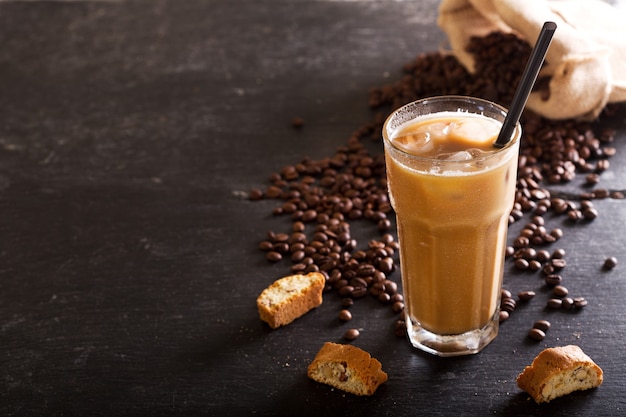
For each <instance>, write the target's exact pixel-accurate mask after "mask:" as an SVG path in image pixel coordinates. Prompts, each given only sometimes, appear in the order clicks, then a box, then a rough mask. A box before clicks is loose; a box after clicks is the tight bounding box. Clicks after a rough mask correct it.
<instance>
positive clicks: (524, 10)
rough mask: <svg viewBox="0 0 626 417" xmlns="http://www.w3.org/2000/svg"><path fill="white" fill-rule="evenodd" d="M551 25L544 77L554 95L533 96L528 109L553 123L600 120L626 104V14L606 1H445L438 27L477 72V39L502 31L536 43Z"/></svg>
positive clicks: (470, 67)
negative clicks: (471, 45) (471, 50)
mask: <svg viewBox="0 0 626 417" xmlns="http://www.w3.org/2000/svg"><path fill="white" fill-rule="evenodd" d="M546 21H553V22H555V23H556V24H557V30H556V32H555V34H554V38H553V40H552V44H551V45H550V48H549V49H548V54H547V56H546V61H545V66H544V68H543V69H542V72H541V73H540V76H550V77H551V78H550V82H549V88H550V95H549V98H548V99H547V100H545V99H542V97H541V95H540V94H539V93H533V94H531V96H530V97H529V99H528V103H527V107H528V108H530V109H532V110H533V111H535V112H537V113H539V114H541V115H543V116H545V117H547V118H550V119H566V118H584V119H594V118H596V117H597V116H598V115H599V114H600V112H601V111H602V109H603V108H604V106H606V104H607V103H612V102H621V101H626V13H624V12H623V11H622V10H621V9H618V8H617V7H614V6H611V5H610V4H608V3H605V2H604V1H601V0H442V3H441V5H440V8H439V19H438V22H437V23H438V24H439V26H440V27H441V28H442V29H443V31H444V32H446V34H447V35H448V39H449V41H450V46H451V48H452V52H453V53H454V54H455V56H456V57H457V58H458V59H459V60H460V61H461V63H462V64H463V65H464V66H465V67H466V68H467V69H468V70H469V71H473V64H474V63H473V60H472V56H471V55H470V54H468V53H467V52H466V51H465V46H466V44H467V41H468V39H469V38H470V37H471V36H474V35H478V36H485V35H487V34H488V33H490V32H492V31H494V30H499V31H502V32H505V33H511V32H512V33H516V34H517V35H519V36H520V37H522V38H524V39H526V40H527V41H528V42H530V43H531V44H534V42H535V41H536V40H537V37H538V36H539V32H540V30H541V27H542V26H543V23H544V22H546Z"/></svg>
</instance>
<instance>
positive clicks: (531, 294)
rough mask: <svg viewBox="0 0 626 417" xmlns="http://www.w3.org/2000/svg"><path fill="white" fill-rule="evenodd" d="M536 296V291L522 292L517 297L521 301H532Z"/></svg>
mask: <svg viewBox="0 0 626 417" xmlns="http://www.w3.org/2000/svg"><path fill="white" fill-rule="evenodd" d="M534 296H535V292H534V291H522V292H520V293H519V294H517V297H518V298H519V299H520V300H521V301H530V300H531V299H532V298H533V297H534Z"/></svg>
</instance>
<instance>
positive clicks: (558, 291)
mask: <svg viewBox="0 0 626 417" xmlns="http://www.w3.org/2000/svg"><path fill="white" fill-rule="evenodd" d="M552 293H553V294H554V295H556V296H557V297H565V296H566V295H567V294H568V293H569V291H568V290H567V288H565V287H564V286H562V285H557V286H555V287H554V288H553V289H552Z"/></svg>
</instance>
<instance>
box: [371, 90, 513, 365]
mask: <svg viewBox="0 0 626 417" xmlns="http://www.w3.org/2000/svg"><path fill="white" fill-rule="evenodd" d="M505 116H506V110H505V109H503V108H501V107H499V106H497V105H495V104H493V103H490V102H487V101H483V100H480V99H475V98H469V97H457V96H445V97H435V98H430V99H425V100H420V101H417V102H414V103H410V104H408V105H406V106H404V107H402V108H400V109H398V110H396V111H395V112H394V113H392V115H391V116H390V117H389V118H388V119H387V121H386V123H385V126H384V128H383V136H384V144H385V157H386V164H387V180H388V187H389V194H390V198H391V202H392V205H393V208H394V209H395V212H396V218H397V227H398V238H399V242H400V266H401V273H402V284H403V289H404V296H405V305H406V315H407V317H406V322H407V328H408V336H409V339H410V341H411V343H412V344H413V345H414V346H416V347H418V348H420V349H422V350H425V351H427V352H430V353H434V354H437V355H441V356H454V355H463V354H470V353H476V352H479V351H480V350H481V349H482V348H483V347H484V346H486V345H487V344H488V343H489V342H490V341H491V340H493V338H494V337H495V336H496V335H497V332H498V314H499V303H500V290H501V286H502V276H503V267H504V251H505V247H506V237H507V228H508V218H509V213H510V211H511V209H512V207H513V203H514V197H515V182H516V173H517V156H518V149H519V138H520V135H521V128H520V127H519V125H518V126H517V127H516V129H515V131H514V133H513V136H512V138H511V142H510V143H509V144H508V145H507V146H505V147H504V148H496V147H494V145H493V143H494V142H495V140H496V138H497V136H498V133H499V131H500V128H501V125H502V122H503V120H504V117H505Z"/></svg>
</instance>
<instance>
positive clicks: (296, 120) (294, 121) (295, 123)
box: [291, 116, 304, 129]
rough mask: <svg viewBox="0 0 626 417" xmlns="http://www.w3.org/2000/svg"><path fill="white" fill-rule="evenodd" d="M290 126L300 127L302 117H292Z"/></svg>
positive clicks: (302, 124) (302, 123) (302, 122)
mask: <svg viewBox="0 0 626 417" xmlns="http://www.w3.org/2000/svg"><path fill="white" fill-rule="evenodd" d="M291 126H293V127H294V128H296V129H300V128H302V126H304V119H303V118H302V117H299V116H297V117H294V118H293V119H291Z"/></svg>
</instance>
